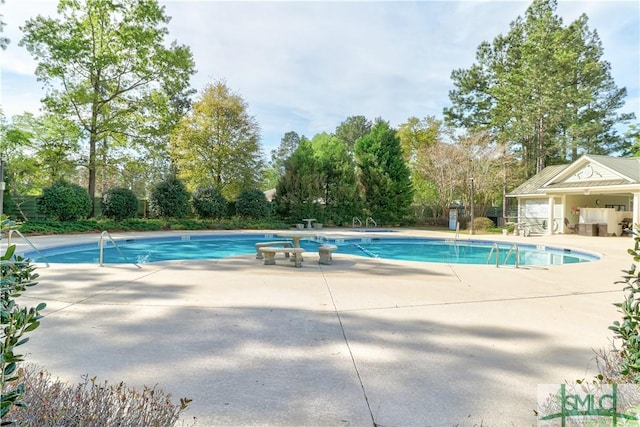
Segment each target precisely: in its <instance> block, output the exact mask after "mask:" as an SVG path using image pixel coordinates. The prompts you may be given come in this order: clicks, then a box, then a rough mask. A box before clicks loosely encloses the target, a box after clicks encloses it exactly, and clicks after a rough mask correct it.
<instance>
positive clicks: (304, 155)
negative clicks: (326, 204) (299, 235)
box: [273, 138, 324, 222]
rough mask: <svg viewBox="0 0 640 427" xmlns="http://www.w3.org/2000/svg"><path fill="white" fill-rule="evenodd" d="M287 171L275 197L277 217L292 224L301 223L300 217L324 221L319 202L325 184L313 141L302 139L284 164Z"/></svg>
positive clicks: (279, 183)
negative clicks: (312, 144)
mask: <svg viewBox="0 0 640 427" xmlns="http://www.w3.org/2000/svg"><path fill="white" fill-rule="evenodd" d="M284 168H285V171H284V175H283V176H282V177H281V178H280V180H279V181H278V184H277V185H276V194H275V196H274V198H273V203H274V205H275V211H276V214H278V215H279V216H280V217H281V218H284V219H285V220H287V221H292V222H293V221H295V222H299V221H300V219H301V218H317V219H322V218H323V217H322V216H320V214H321V213H322V206H321V204H320V200H321V199H322V196H323V182H324V181H323V176H322V170H321V165H320V164H319V161H318V160H317V159H316V158H315V156H314V153H313V147H312V146H311V141H309V140H308V139H306V138H303V139H302V140H301V141H300V145H298V148H297V149H296V151H294V153H293V154H292V155H291V157H289V158H288V159H287V160H286V161H285V162H284Z"/></svg>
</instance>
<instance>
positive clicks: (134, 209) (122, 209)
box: [102, 187, 138, 220]
mask: <svg viewBox="0 0 640 427" xmlns="http://www.w3.org/2000/svg"><path fill="white" fill-rule="evenodd" d="M137 213H138V198H137V197H136V195H135V193H134V192H133V191H131V190H129V189H128V188H122V187H121V188H112V189H111V190H108V191H106V192H105V193H104V194H103V195H102V214H103V215H104V216H106V217H107V218H113V219H116V220H123V219H127V218H135V216H136V214H137Z"/></svg>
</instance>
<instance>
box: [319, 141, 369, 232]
mask: <svg viewBox="0 0 640 427" xmlns="http://www.w3.org/2000/svg"><path fill="white" fill-rule="evenodd" d="M311 147H312V149H313V156H314V158H315V161H316V164H317V166H318V169H319V172H320V176H319V179H320V180H321V181H320V184H321V190H322V199H321V200H322V211H323V212H322V215H321V219H322V221H324V222H329V223H334V224H338V225H341V224H348V223H350V222H351V219H352V218H353V217H354V216H357V215H360V214H361V213H362V197H361V195H360V189H359V187H358V179H357V176H356V167H355V162H354V160H353V158H352V156H351V155H349V152H348V148H347V145H346V144H345V143H344V142H342V141H341V140H340V139H338V138H337V137H335V136H332V135H329V134H327V133H321V134H318V135H316V136H314V137H313V139H312V140H311Z"/></svg>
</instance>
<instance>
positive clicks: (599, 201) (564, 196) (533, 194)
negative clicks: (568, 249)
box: [508, 155, 640, 236]
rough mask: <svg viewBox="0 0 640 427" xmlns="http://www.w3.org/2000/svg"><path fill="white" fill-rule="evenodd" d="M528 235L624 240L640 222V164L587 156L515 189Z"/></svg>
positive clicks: (521, 221)
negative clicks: (559, 235)
mask: <svg viewBox="0 0 640 427" xmlns="http://www.w3.org/2000/svg"><path fill="white" fill-rule="evenodd" d="M508 197H513V198H515V199H516V200H517V219H516V223H517V226H518V228H519V230H522V231H525V232H526V233H527V234H529V233H531V234H560V233H564V234H567V233H576V234H581V235H587V236H622V235H625V234H628V233H629V232H630V231H631V228H634V227H635V225H636V224H638V223H639V222H640V160H638V159H623V158H614V157H606V156H590V155H585V156H583V157H581V158H580V159H578V160H576V161H575V162H574V163H572V164H570V165H554V166H549V167H547V168H545V169H544V170H543V171H541V172H540V173H539V174H537V175H536V176H534V177H532V178H531V179H529V180H528V181H526V182H525V183H524V184H522V185H521V186H519V187H518V188H516V189H515V190H514V191H512V192H511V193H510V194H509V195H508Z"/></svg>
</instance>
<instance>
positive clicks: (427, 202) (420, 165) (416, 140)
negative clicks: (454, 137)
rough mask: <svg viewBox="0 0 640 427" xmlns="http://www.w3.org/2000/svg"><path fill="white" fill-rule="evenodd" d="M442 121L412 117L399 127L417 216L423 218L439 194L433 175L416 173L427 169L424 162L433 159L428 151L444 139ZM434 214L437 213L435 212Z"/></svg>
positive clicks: (399, 136)
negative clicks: (432, 180) (410, 172)
mask: <svg viewBox="0 0 640 427" xmlns="http://www.w3.org/2000/svg"><path fill="white" fill-rule="evenodd" d="M442 132H443V130H442V121H440V120H436V118H435V117H432V116H431V117H425V118H424V119H418V118H417V117H410V118H409V119H407V121H406V122H405V123H402V124H400V126H399V127H398V138H400V145H401V146H402V153H403V156H404V159H405V161H406V162H407V164H408V166H409V168H410V169H411V171H412V172H413V173H412V174H411V183H412V185H413V189H414V196H413V198H414V200H413V202H414V206H415V208H416V216H417V217H418V218H422V217H424V215H425V211H426V208H427V207H428V206H430V207H433V201H434V200H437V198H438V194H437V191H436V188H435V186H434V185H433V182H431V180H430V179H431V177H430V176H429V175H426V174H423V173H415V171H420V170H422V169H425V165H424V163H425V162H426V163H429V162H430V161H431V159H430V158H429V156H428V155H426V154H427V153H429V148H430V147H432V146H434V145H435V144H437V143H438V142H439V141H440V140H441V139H442ZM433 214H436V213H435V212H433Z"/></svg>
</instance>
